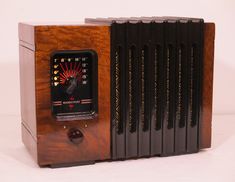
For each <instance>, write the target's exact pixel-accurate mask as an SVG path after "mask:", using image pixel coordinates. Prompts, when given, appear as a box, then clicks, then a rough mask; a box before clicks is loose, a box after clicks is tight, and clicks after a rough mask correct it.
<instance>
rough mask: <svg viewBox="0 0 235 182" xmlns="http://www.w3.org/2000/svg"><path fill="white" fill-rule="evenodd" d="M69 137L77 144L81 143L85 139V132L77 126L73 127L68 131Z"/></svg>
mask: <svg viewBox="0 0 235 182" xmlns="http://www.w3.org/2000/svg"><path fill="white" fill-rule="evenodd" d="M68 137H69V140H70V141H71V142H73V143H75V144H79V143H81V142H82V140H83V134H82V132H81V131H80V130H79V129H77V128H71V129H70V130H69V131H68Z"/></svg>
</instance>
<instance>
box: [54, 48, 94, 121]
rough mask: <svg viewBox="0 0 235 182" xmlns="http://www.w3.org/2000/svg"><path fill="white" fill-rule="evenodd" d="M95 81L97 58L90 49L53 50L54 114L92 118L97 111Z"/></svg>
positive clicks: (64, 117)
mask: <svg viewBox="0 0 235 182" xmlns="http://www.w3.org/2000/svg"><path fill="white" fill-rule="evenodd" d="M95 81H96V83H97V57H96V54H95V53H94V52H93V51H90V50H89V51H59V52H56V53H54V54H53V56H52V57H51V97H52V112H53V114H54V115H56V117H57V118H58V119H60V120H67V119H69V120H71V119H89V118H91V117H92V116H93V115H94V114H95V113H96V111H97V84H96V83H95ZM95 92H96V93H95Z"/></svg>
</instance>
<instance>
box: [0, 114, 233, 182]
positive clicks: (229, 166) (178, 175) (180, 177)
mask: <svg viewBox="0 0 235 182" xmlns="http://www.w3.org/2000/svg"><path fill="white" fill-rule="evenodd" d="M0 120H1V127H0V180H1V181H2V182H8V181H29V180H31V181H33V182H37V181H38V182H46V181H49V182H53V181H55V182H62V181H69V182H70V181H79V182H82V181H96V182H98V181H102V182H105V181H108V182H113V181H128V182H130V181H136V182H143V181H148V182H149V181H161V182H162V181H174V182H177V181H179V182H182V181H187V182H188V181H190V182H191V181H195V182H199V181H200V182H202V181H218V182H221V181H226V182H230V181H231V182H234V181H235V115H215V116H214V117H213V142H212V148H211V149H207V150H204V151H201V152H199V153H196V154H190V155H182V156H174V157H163V158H161V157H154V158H149V159H138V160H128V161H121V162H100V163H96V164H95V165H87V166H76V167H67V168H57V169H51V168H39V167H38V166H37V164H36V163H35V162H34V161H33V159H32V158H31V156H30V155H29V153H28V152H27V150H26V148H25V147H24V145H23V143H22V142H21V130H20V116H19V115H15V116H14V115H11V116H10V115H8V116H4V115H1V116H0Z"/></svg>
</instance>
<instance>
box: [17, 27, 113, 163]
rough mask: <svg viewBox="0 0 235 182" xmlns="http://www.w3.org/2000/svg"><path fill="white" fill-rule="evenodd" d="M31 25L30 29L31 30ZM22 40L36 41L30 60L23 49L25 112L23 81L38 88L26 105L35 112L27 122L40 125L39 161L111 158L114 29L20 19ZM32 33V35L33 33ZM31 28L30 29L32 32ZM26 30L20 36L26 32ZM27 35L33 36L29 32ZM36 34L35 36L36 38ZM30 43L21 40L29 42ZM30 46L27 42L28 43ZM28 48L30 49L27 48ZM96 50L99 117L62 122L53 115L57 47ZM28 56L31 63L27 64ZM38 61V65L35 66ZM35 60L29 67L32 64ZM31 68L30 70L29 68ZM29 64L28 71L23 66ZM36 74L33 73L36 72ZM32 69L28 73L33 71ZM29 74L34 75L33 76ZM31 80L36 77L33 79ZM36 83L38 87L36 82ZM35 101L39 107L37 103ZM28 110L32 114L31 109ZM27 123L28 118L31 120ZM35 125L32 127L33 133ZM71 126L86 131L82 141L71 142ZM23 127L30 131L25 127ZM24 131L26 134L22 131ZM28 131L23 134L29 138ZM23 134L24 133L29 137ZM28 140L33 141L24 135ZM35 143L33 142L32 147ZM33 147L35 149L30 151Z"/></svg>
mask: <svg viewBox="0 0 235 182" xmlns="http://www.w3.org/2000/svg"><path fill="white" fill-rule="evenodd" d="M27 27H28V29H27ZM19 29H20V36H19V37H20V39H22V40H21V41H22V42H27V44H30V45H31V44H33V43H34V44H35V52H32V53H33V54H35V60H34V57H31V58H30V59H26V57H25V56H26V55H27V54H26V53H25V52H24V50H25V49H26V48H23V50H22V49H21V50H20V52H21V57H22V58H21V59H20V62H21V73H22V74H28V75H21V78H22V80H23V84H22V91H21V94H22V100H23V102H22V108H23V113H24V114H23V116H24V115H27V114H26V113H28V111H24V110H25V109H24V107H26V105H27V104H28V103H25V102H24V101H25V100H26V101H27V97H26V96H27V94H28V92H24V91H25V90H24V85H25V84H26V83H27V81H28V79H30V82H29V83H27V85H29V86H32V87H31V88H29V87H27V89H29V90H30V91H29V92H30V93H33V92H34V90H35V95H34V97H35V96H36V105H34V104H35V102H31V103H30V104H29V106H28V107H30V106H31V107H32V109H33V110H34V111H36V113H37V114H36V115H35V114H34V115H33V116H36V117H35V118H34V119H32V118H27V119H22V120H23V121H24V120H27V122H30V123H31V122H32V123H34V124H36V128H37V132H36V140H37V151H38V153H37V159H38V163H39V165H41V166H44V165H51V164H65V163H76V162H86V161H96V160H105V159H109V158H110V30H109V27H107V26H79V25H77V26H63V25H61V26H36V25H33V26H30V25H25V24H20V27H19ZM31 31H32V32H34V35H33V36H32V32H31ZM29 32H30V33H29ZM26 33H29V34H28V35H21V34H26ZM27 36H29V37H27ZM32 37H34V39H33V38H32ZM28 42H29V43H28ZM27 44H22V43H21V45H22V47H23V46H27ZM28 48H29V47H28ZM28 48H27V50H28ZM81 49H94V50H96V52H97V54H98V110H99V111H98V118H96V119H93V120H82V121H66V122H58V121H56V120H55V119H54V117H53V116H52V114H51V99H50V75H49V74H50V55H51V53H52V52H53V51H55V50H81ZM25 61H28V62H29V63H28V64H29V66H28V65H27V64H25ZM34 64H35V65H34ZM30 65H31V66H30ZM30 68H31V69H32V70H30V71H29V69H30ZM25 69H27V71H25ZM33 73H34V74H35V77H34V76H33ZM29 74H30V75H29ZM29 76H31V77H30V78H29ZM31 79H32V80H33V81H31ZM33 86H35V87H33ZM35 106H36V107H35ZM29 115H30V114H29ZM27 122H26V123H27ZM34 128H35V126H32V127H31V126H30V127H29V128H28V131H29V132H31V130H32V129H34ZM70 128H78V129H80V130H81V131H82V133H83V135H84V140H83V141H82V143H80V144H74V143H72V142H70V140H69V138H68V136H67V132H68V130H69V129H70ZM23 132H27V130H24V131H23ZM24 135H25V134H24ZM29 136H30V135H27V136H25V137H29ZM25 137H24V138H25ZM24 141H25V142H24V143H25V144H26V145H29V142H27V141H26V140H25V139H24ZM28 148H31V147H28ZM30 151H32V150H30Z"/></svg>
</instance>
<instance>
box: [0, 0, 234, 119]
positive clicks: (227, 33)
mask: <svg viewBox="0 0 235 182" xmlns="http://www.w3.org/2000/svg"><path fill="white" fill-rule="evenodd" d="M168 15H169V16H192V17H203V18H204V19H205V21H213V22H215V23H216V49H215V70H214V73H215V74H214V80H215V81H214V109H213V111H214V113H217V114H232V113H235V102H234V101H235V94H234V93H235V82H234V79H235V54H234V52H235V50H234V47H235V46H234V42H235V35H234V33H235V26H234V22H235V20H234V18H235V1H234V0H197V1H190V0H177V1H169V0H160V1H159V0H143V1H140V0H139V1H137V0H130V1H128V0H116V1H113V0H98V1H91V0H86V1H85V0H82V1H79V0H66V1H60V0H51V1H49V0H38V1H33V0H18V1H17V0H15V1H14V0H0V27H1V28H0V50H1V51H0V66H1V67H2V68H3V69H1V73H0V78H1V90H0V92H1V94H0V100H1V105H2V104H4V108H3V109H1V111H0V114H8V115H9V114H10V115H18V114H19V78H18V69H17V66H18V65H17V64H18V32H17V31H18V30H17V29H18V27H17V26H18V25H17V24H18V22H22V21H23V22H26V21H27V22H28V21H40V22H43V21H47V22H48V21H49V22H50V21H53V22H55V21H56V22H57V21H58V22H59V21H66V22H70V21H73V22H74V21H83V19H84V18H85V17H108V16H116V17H119V16H168ZM5 67H6V68H8V67H13V68H14V69H12V70H13V71H12V72H10V73H9V70H8V71H4V70H7V69H5ZM13 88H14V89H13ZM2 93H5V95H3V94H2ZM7 96H9V97H7ZM12 103H13V104H12Z"/></svg>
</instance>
